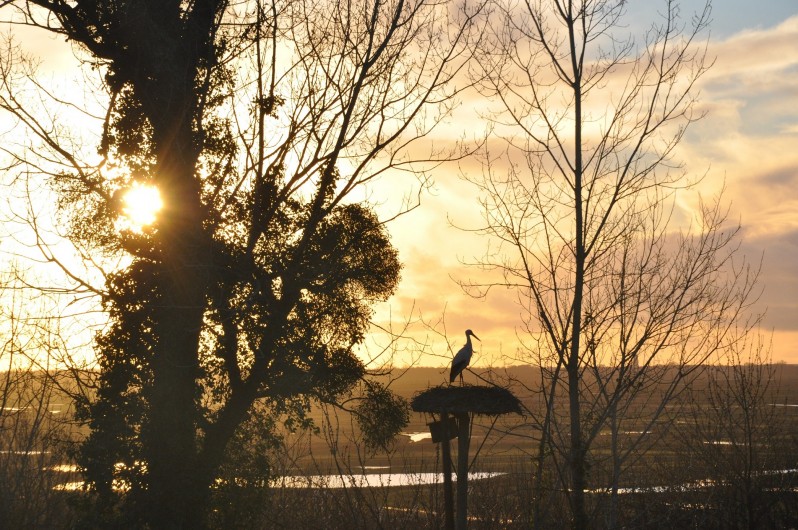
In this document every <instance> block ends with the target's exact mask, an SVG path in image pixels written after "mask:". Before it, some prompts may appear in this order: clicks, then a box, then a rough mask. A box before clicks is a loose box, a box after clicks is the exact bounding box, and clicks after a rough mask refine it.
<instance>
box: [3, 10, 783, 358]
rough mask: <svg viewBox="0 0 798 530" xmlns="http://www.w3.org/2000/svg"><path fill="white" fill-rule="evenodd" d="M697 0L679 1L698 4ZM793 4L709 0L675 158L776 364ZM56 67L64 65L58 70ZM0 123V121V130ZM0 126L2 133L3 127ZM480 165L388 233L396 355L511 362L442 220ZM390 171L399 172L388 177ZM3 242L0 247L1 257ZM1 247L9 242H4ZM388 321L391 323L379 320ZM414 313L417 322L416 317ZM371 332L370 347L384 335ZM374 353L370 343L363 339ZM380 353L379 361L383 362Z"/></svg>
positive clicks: (464, 252)
mask: <svg viewBox="0 0 798 530" xmlns="http://www.w3.org/2000/svg"><path fill="white" fill-rule="evenodd" d="M631 4H632V5H631V6H630V16H631V19H630V26H629V28H630V31H634V30H635V29H640V28H642V27H645V26H647V25H648V23H650V22H651V20H652V18H651V17H652V16H655V14H656V9H657V8H658V7H655V4H656V5H657V6H658V5H659V3H658V2H642V0H641V1H639V2H631ZM698 4H699V2H696V1H694V0H690V1H687V2H683V9H684V10H685V11H688V10H690V9H697V8H698ZM18 38H20V39H21V40H22V42H23V43H24V47H25V49H26V50H27V51H28V52H30V53H31V54H32V55H35V56H38V57H41V58H42V60H43V61H44V63H43V69H44V70H45V71H48V70H49V71H50V72H52V75H53V76H58V75H61V74H63V73H64V72H65V71H67V70H68V68H69V67H70V66H71V65H74V62H73V61H74V59H73V57H72V53H71V51H70V49H69V47H68V46H65V45H63V43H61V42H58V40H57V39H53V38H51V37H49V36H46V35H45V34H43V33H42V32H36V33H29V32H24V31H23V32H20V33H18ZM796 43H798V3H796V2H795V1H794V0H765V1H761V2H750V1H742V0H726V1H722V2H721V1H716V2H715V5H714V6H713V24H712V27H711V36H710V40H709V55H710V56H711V57H715V64H714V66H713V67H712V69H711V70H710V71H709V73H708V74H707V75H706V76H705V77H704V78H703V79H702V80H701V82H700V87H699V88H700V90H701V94H700V100H701V101H700V107H701V109H703V110H706V111H707V116H706V117H705V118H704V119H703V120H702V121H701V122H699V123H696V124H694V125H693V126H692V128H691V129H690V130H689V132H688V135H687V137H686V138H685V140H684V142H683V144H682V145H681V147H680V152H679V155H680V158H681V159H682V160H683V161H684V162H685V163H686V165H687V169H688V171H689V172H690V173H691V174H694V175H700V174H703V173H705V172H706V173H707V178H706V179H705V181H704V182H703V183H702V188H701V189H702V191H704V192H705V193H707V194H711V193H714V192H716V191H718V190H719V189H720V188H721V187H722V186H723V185H724V183H725V188H726V190H725V194H724V198H725V200H726V202H727V203H728V204H729V205H730V208H731V218H732V219H739V221H740V222H741V223H742V226H743V236H744V240H743V247H742V251H743V252H744V253H745V254H746V256H747V257H748V258H749V259H750V260H751V261H754V262H758V261H759V260H760V258H761V260H762V273H761V288H762V295H761V298H760V300H759V301H758V303H757V309H758V310H760V311H766V316H765V318H764V321H763V322H764V328H765V330H766V331H772V333H773V357H774V359H775V360H783V361H786V362H792V363H798V45H796ZM65 65H66V66H65ZM475 101H476V100H475V99H473V98H471V99H468V98H467V99H465V100H464V102H463V105H461V107H460V108H459V109H458V110H457V113H456V115H455V118H454V120H453V121H452V122H450V123H448V124H447V125H446V126H445V127H443V128H441V129H440V130H437V131H436V132H435V134H434V135H433V137H434V138H436V139H437V140H439V141H443V142H446V141H451V140H453V139H456V137H459V136H460V135H461V134H463V133H464V132H465V133H473V134H478V133H479V132H481V131H482V130H484V127H485V125H484V123H483V122H481V121H480V119H479V117H478V115H477V113H476V112H475V109H474V105H475ZM4 124H6V122H4V121H2V120H0V126H3V125H4ZM3 131H6V128H5V127H3ZM474 171H479V168H478V166H477V165H476V163H475V162H473V161H463V162H462V163H460V164H456V165H455V164H452V165H448V166H442V167H440V168H438V169H436V170H435V171H434V173H433V174H432V176H433V178H434V181H435V184H434V186H433V188H432V189H431V190H430V192H429V193H427V194H425V195H423V197H422V203H421V206H420V207H419V208H417V209H415V210H414V211H412V212H410V213H409V214H407V215H405V216H403V217H400V218H399V219H397V220H396V221H394V222H393V223H392V224H391V226H390V230H391V233H392V235H393V238H394V242H395V244H396V246H397V247H398V249H399V251H400V259H401V260H402V262H403V263H404V270H403V277H402V282H401V284H400V286H399V289H398V291H397V293H396V294H395V296H394V297H393V298H391V300H390V301H389V302H388V303H386V304H384V305H382V306H380V307H379V310H378V314H377V317H376V319H377V320H378V321H379V322H381V323H383V324H385V323H386V322H388V321H389V320H390V321H391V322H392V324H391V325H392V327H393V329H394V330H397V329H399V328H401V327H402V323H403V322H404V321H406V320H411V321H413V323H412V324H411V327H410V331H411V334H412V336H413V337H414V338H415V339H416V340H417V341H418V342H405V343H403V344H402V346H401V347H402V348H403V349H402V351H401V352H400V356H399V357H398V358H397V361H398V362H399V363H400V364H404V363H407V362H409V361H410V359H413V360H414V361H416V362H418V363H419V364H423V365H435V366H442V367H443V366H448V364H449V362H450V359H451V355H452V354H453V351H456V350H457V349H458V348H459V347H460V345H461V344H462V343H463V342H464V335H463V333H464V331H465V329H467V328H470V329H473V330H474V332H476V334H477V335H478V336H479V337H480V338H481V339H482V341H481V343H477V344H476V346H477V347H476V351H477V354H476V356H475V361H476V362H477V363H480V364H490V363H503V362H514V361H516V359H517V357H516V350H517V348H518V345H519V344H520V342H519V341H521V340H523V332H522V329H521V327H520V326H521V319H520V316H519V315H520V313H521V310H520V308H519V305H518V300H517V299H516V294H515V292H514V291H508V290H504V291H498V290H497V291H491V292H490V293H488V295H487V296H486V297H485V298H484V299H474V298H471V297H469V296H467V295H466V294H464V293H463V291H462V289H461V288H460V287H459V286H458V284H457V281H458V280H460V281H466V280H468V279H469V278H470V277H472V276H473V275H474V270H473V269H470V268H468V267H466V266H464V265H463V264H462V262H463V261H466V262H467V261H472V260H473V258H474V257H478V256H480V255H481V254H482V253H483V252H484V251H485V249H486V247H487V244H488V241H487V240H485V239H482V238H480V237H478V236H476V235H474V234H470V233H467V232H463V231H461V230H458V229H457V228H455V227H453V226H452V225H453V224H454V225H457V226H462V227H473V226H475V225H477V224H479V221H480V220H481V214H480V206H479V200H478V199H479V198H478V196H476V190H475V188H473V187H472V186H471V185H470V184H468V183H467V182H465V181H464V180H463V179H462V173H464V172H465V173H468V172H474ZM397 178H398V177H397ZM372 188H373V189H370V190H369V193H370V196H371V197H372V198H373V199H374V200H375V201H377V202H381V201H387V205H386V207H387V208H389V209H390V207H391V206H395V203H396V197H393V196H392V195H393V194H396V195H402V194H404V193H406V192H407V191H408V188H407V186H406V185H404V184H403V183H401V182H398V181H397V180H394V179H393V178H392V177H388V178H387V179H385V180H384V181H383V182H382V183H381V184H378V185H375V186H373V187H372ZM4 248H5V247H4V246H3V245H0V252H2V251H3V249H4ZM6 250H7V249H6ZM388 317H390V319H389V318H388ZM419 319H423V321H424V322H426V325H425V324H424V323H422V322H419ZM382 341H383V339H378V340H377V342H382ZM369 346H370V347H371V348H372V351H373V344H371V343H370V345H369ZM383 359H384V357H383Z"/></svg>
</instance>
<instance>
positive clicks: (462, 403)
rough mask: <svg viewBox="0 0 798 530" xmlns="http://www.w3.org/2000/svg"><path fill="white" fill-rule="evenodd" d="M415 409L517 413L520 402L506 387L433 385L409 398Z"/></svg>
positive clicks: (417, 410)
mask: <svg viewBox="0 0 798 530" xmlns="http://www.w3.org/2000/svg"><path fill="white" fill-rule="evenodd" d="M410 407H411V408H412V409H413V410H414V411H416V412H430V413H432V412H435V413H441V412H444V411H445V412H454V413H458V412H471V413H474V414H483V415H486V416H496V415H499V414H509V413H510V412H514V413H516V414H521V402H520V401H518V398H517V397H515V396H514V395H513V394H512V392H510V391H509V390H507V389H506V388H501V387H497V386H475V385H464V386H444V385H441V386H436V387H433V388H429V389H427V390H424V391H423V392H419V393H418V394H416V395H415V396H413V399H411V400H410Z"/></svg>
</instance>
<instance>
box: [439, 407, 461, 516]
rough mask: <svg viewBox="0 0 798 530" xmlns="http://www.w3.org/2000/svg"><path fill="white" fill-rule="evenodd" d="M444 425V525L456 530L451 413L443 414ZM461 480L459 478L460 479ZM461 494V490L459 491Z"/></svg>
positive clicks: (445, 412)
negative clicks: (450, 434) (450, 429)
mask: <svg viewBox="0 0 798 530" xmlns="http://www.w3.org/2000/svg"><path fill="white" fill-rule="evenodd" d="M441 423H442V424H443V440H442V442H441V443H442V445H441V453H442V455H441V458H443V504H444V508H445V512H446V513H445V514H444V518H445V521H444V525H445V528H446V530H454V498H453V495H452V451H451V447H450V445H449V444H450V440H449V439H450V438H451V437H450V436H449V413H448V412H447V411H445V410H444V411H443V412H441ZM458 480H459V477H458ZM458 492H459V490H458Z"/></svg>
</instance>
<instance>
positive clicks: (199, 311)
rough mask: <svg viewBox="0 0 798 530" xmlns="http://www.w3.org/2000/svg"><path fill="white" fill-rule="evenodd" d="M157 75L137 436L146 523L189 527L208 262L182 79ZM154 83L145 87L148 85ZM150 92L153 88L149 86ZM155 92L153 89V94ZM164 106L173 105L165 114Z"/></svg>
mask: <svg viewBox="0 0 798 530" xmlns="http://www.w3.org/2000/svg"><path fill="white" fill-rule="evenodd" d="M175 70H176V71H177V73H176V75H175V77H174V78H172V79H168V80H162V83H161V87H162V88H161V93H160V94H159V95H160V96H162V97H160V98H158V99H159V100H161V101H170V102H171V104H169V105H159V106H158V107H157V108H158V109H160V112H161V113H162V114H161V116H158V117H157V118H156V117H154V116H151V117H150V119H151V121H152V122H153V128H154V139H155V144H156V146H157V149H158V167H157V173H156V179H157V180H156V183H157V185H158V189H159V191H160V193H161V196H162V198H163V202H164V205H165V207H164V210H163V212H162V214H161V219H160V222H159V225H158V230H159V238H160V241H159V242H160V245H161V247H160V250H161V263H160V265H161V271H160V273H159V276H160V277H159V280H160V281H159V289H160V291H161V295H162V301H161V307H160V308H158V310H157V313H156V314H157V320H156V324H155V325H156V334H157V339H158V343H157V347H156V352H155V358H154V359H153V373H154V380H153V387H152V394H151V397H150V412H149V415H150V416H149V421H148V422H147V424H146V425H145V427H144V428H145V436H143V437H142V443H143V445H144V453H145V454H146V455H147V457H148V474H149V488H148V491H147V497H148V498H147V513H148V516H147V518H148V520H149V522H150V524H151V525H152V526H153V528H164V529H171V528H196V527H197V526H198V517H199V514H202V513H204V511H203V510H202V506H203V505H202V500H203V498H204V493H203V491H202V490H203V488H202V486H201V484H199V480H198V477H197V464H198V462H197V461H196V457H197V445H196V443H197V440H196V435H197V431H196V428H197V404H196V399H197V397H198V387H197V384H196V380H197V377H198V375H199V370H198V368H199V360H198V349H199V334H200V329H201V328H202V321H203V313H204V309H205V294H206V291H207V288H206V284H207V277H206V276H207V275H206V272H205V271H206V268H207V267H208V266H209V263H208V262H209V261H210V260H209V256H208V255H207V252H208V250H209V245H208V244H207V243H206V241H205V236H204V233H203V228H202V206H201V198H200V190H199V184H198V183H197V180H196V177H195V171H196V169H195V168H196V160H197V154H196V150H195V146H194V138H193V131H192V127H191V121H190V120H191V116H192V111H191V110H190V109H191V108H192V100H191V96H190V94H191V88H190V85H189V84H188V83H189V80H188V79H186V78H184V77H183V76H180V73H179V69H178V68H176V69H175ZM149 88H150V90H153V89H152V87H149ZM149 95H150V97H152V93H151V92H150V94H149ZM156 97H157V96H156ZM164 108H167V109H169V110H171V111H172V112H169V113H164V112H163V109H164Z"/></svg>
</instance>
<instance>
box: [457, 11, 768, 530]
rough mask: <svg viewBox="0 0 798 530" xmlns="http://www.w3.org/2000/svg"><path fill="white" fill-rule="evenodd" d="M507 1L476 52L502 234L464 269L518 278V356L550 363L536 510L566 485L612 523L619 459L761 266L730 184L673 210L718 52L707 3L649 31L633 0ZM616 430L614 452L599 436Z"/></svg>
mask: <svg viewBox="0 0 798 530" xmlns="http://www.w3.org/2000/svg"><path fill="white" fill-rule="evenodd" d="M496 5H497V6H498V11H499V13H501V14H503V16H499V15H498V14H497V15H496V16H494V17H493V18H492V28H491V32H490V33H491V35H492V38H491V39H485V40H484V41H483V43H484V46H483V47H482V50H481V55H480V58H479V61H477V64H479V65H480V66H481V67H482V70H480V71H479V77H480V79H482V80H483V82H482V83H481V85H480V86H481V87H482V91H483V94H484V95H485V96H486V97H490V98H494V99H495V100H496V101H497V102H498V107H499V110H495V109H490V112H491V113H489V114H488V118H489V119H491V120H493V123H494V131H493V132H494V133H495V134H496V136H499V137H501V139H500V140H495V141H494V140H491V142H492V143H494V144H495V143H496V142H502V141H503V143H502V149H501V154H500V155H497V153H496V152H495V151H491V150H486V151H485V157H484V165H483V168H484V169H483V172H482V175H481V176H470V177H469V179H470V180H471V181H472V182H473V183H474V184H475V185H476V186H477V187H478V189H479V191H480V193H481V196H482V197H483V200H484V203H483V206H484V220H485V224H484V225H483V226H482V227H481V232H482V233H483V234H485V235H486V236H487V237H489V238H490V247H489V250H488V252H487V253H486V254H485V256H484V257H482V258H481V259H479V260H477V265H479V266H480V267H481V268H483V269H488V270H491V271H495V273H496V276H493V277H491V278H489V279H487V280H486V281H485V283H484V284H480V283H479V282H472V283H469V284H466V285H465V286H466V287H467V288H473V289H474V291H475V294H477V295H484V294H485V292H486V291H487V290H488V289H490V288H491V287H493V286H502V287H510V288H513V289H516V290H517V291H518V295H519V301H520V305H521V307H522V308H523V316H524V319H523V325H522V329H523V331H524V336H525V337H527V338H528V340H527V343H526V344H525V347H524V350H523V351H525V352H527V354H526V355H522V356H521V357H520V358H519V360H524V361H526V362H532V363H533V364H535V365H537V366H539V367H540V371H541V375H542V381H543V383H542V388H541V389H539V393H538V395H539V396H540V409H539V410H538V411H532V412H534V414H535V417H536V419H537V422H538V425H539V426H540V429H541V436H540V440H539V442H538V446H537V477H536V489H537V494H536V501H535V502H536V504H535V517H536V521H537V526H542V525H543V526H545V523H543V521H544V519H543V517H544V516H545V514H546V507H547V506H551V505H552V503H551V502H549V499H551V498H552V496H553V495H554V493H555V492H564V494H565V498H566V499H567V503H568V506H569V508H570V512H571V515H572V525H573V528H580V529H581V528H587V527H589V526H593V525H597V524H599V523H598V521H599V520H600V517H601V516H602V514H604V515H605V516H606V520H605V521H604V524H606V525H607V526H609V527H615V526H616V525H617V524H618V521H617V514H618V502H619V499H618V485H619V482H620V478H621V473H622V471H623V470H624V469H625V466H626V465H627V463H628V462H629V461H630V459H631V460H632V461H633V460H634V455H636V454H637V451H638V450H639V449H640V448H641V447H645V446H646V444H648V440H650V439H653V438H652V437H651V436H650V433H651V430H652V428H653V427H655V423H656V421H657V419H658V418H659V417H660V415H661V414H662V412H663V410H665V407H666V405H667V403H668V402H669V400H671V399H672V398H673V396H675V395H677V394H678V392H679V391H680V390H681V389H683V388H684V386H685V383H686V382H687V381H688V380H689V378H690V375H691V374H693V373H694V370H696V369H697V367H700V366H701V365H702V364H703V363H705V362H706V361H707V360H708V359H709V358H710V357H712V356H713V355H714V354H715V353H717V352H718V351H719V350H720V349H722V348H724V347H726V346H727V345H728V342H729V339H728V335H729V330H730V329H731V327H732V326H734V325H735V322H737V321H738V318H739V317H740V316H741V314H742V312H743V310H744V309H745V308H746V307H747V304H748V303H749V301H750V293H751V289H752V286H753V283H754V280H755V278H756V271H755V270H753V271H752V270H750V269H749V268H748V267H747V266H744V265H742V264H740V263H739V262H736V261H735V255H736V250H737V246H738V244H737V241H738V239H737V233H738V229H737V227H736V226H734V225H729V224H728V223H727V220H726V216H725V212H724V211H723V209H722V208H721V207H720V206H719V202H716V201H707V202H705V203H702V204H701V205H700V206H698V207H696V208H695V209H694V210H693V211H691V212H688V215H687V216H686V219H685V218H682V219H681V221H682V222H681V223H676V222H675V221H677V220H676V219H674V216H675V214H676V213H680V212H679V210H678V209H677V208H676V203H675V197H676V196H677V194H679V195H681V196H686V195H685V193H686V192H685V191H684V190H685V189H688V190H689V189H690V188H691V186H692V184H693V182H691V179H689V178H688V177H687V176H686V175H685V173H684V170H683V168H682V166H681V164H680V162H679V161H678V160H677V158H676V149H677V146H678V145H679V142H680V141H681V140H682V138H683V137H684V134H685V130H686V127H687V126H689V125H690V123H692V122H693V121H695V120H696V119H698V118H700V117H701V113H700V112H698V111H697V110H696V108H695V96H694V92H695V87H696V83H697V81H698V80H699V79H700V77H701V76H702V74H703V73H705V72H706V70H707V69H708V67H709V63H708V62H707V61H706V60H705V54H704V48H703V47H702V46H701V45H700V44H699V43H697V42H696V40H697V39H698V38H699V35H700V34H701V32H702V31H703V30H704V29H705V27H706V25H707V23H708V20H709V8H708V6H706V7H705V8H704V10H703V11H701V12H699V13H697V14H696V15H695V16H694V18H693V20H692V23H691V24H690V25H689V27H687V28H686V29H685V26H686V24H685V23H684V22H682V18H681V14H680V10H679V8H678V6H677V4H676V3H675V2H672V1H670V0H668V1H665V2H663V5H662V9H661V11H660V13H661V20H660V22H659V23H656V24H654V25H653V26H652V27H651V29H650V30H649V31H648V32H647V33H646V40H645V43H644V45H643V46H640V47H637V46H636V45H635V43H634V42H633V40H632V39H631V37H627V36H626V35H627V30H626V29H625V28H624V26H623V24H624V19H623V16H624V14H625V10H626V8H627V3H626V2H623V1H608V0H596V1H592V0H590V1H583V2H575V1H568V0H551V1H549V0H527V1H524V2H520V3H515V2H497V4H496ZM494 111H495V112H494ZM691 217H692V218H691ZM497 276H498V279H496V278H497ZM474 291H472V292H474ZM603 434H606V435H609V436H610V438H611V442H610V447H609V452H610V455H611V456H610V457H605V456H603V455H601V454H600V453H599V452H597V451H594V450H593V448H594V446H595V445H596V443H597V441H598V440H599V436H600V435H603ZM604 439H606V438H604ZM547 469H552V471H551V472H548V471H547ZM602 473H603V474H602ZM546 477H549V478H551V479H552V483H551V484H550V485H547V484H546V482H545V481H546V480H547V479H546ZM589 487H593V488H596V487H600V488H606V490H605V491H607V492H608V493H609V497H610V500H611V502H610V506H609V508H608V509H607V510H606V511H599V510H598V509H596V511H593V508H594V506H589V505H588V504H587V500H586V499H587V495H586V490H587V489H588V488H589ZM547 492H548V493H547ZM592 498H599V497H597V496H593V497H592ZM598 507H600V506H598ZM598 507H596V508H598ZM556 517H558V518H559V517H560V514H557V515H556Z"/></svg>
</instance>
